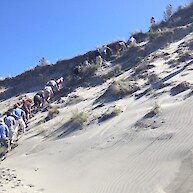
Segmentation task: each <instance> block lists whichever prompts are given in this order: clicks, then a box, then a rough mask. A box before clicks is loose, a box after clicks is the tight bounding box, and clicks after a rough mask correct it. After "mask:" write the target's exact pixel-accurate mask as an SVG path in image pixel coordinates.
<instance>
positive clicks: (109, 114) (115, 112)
mask: <svg viewBox="0 0 193 193" xmlns="http://www.w3.org/2000/svg"><path fill="white" fill-rule="evenodd" d="M121 112H122V110H121V108H120V107H117V106H113V107H110V108H109V109H108V110H107V111H106V112H105V113H104V114H103V115H101V116H100V117H99V122H103V121H106V120H107V119H110V118H112V117H115V116H117V115H119V114H120V113H121Z"/></svg>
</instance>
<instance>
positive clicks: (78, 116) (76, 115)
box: [71, 108, 88, 127]
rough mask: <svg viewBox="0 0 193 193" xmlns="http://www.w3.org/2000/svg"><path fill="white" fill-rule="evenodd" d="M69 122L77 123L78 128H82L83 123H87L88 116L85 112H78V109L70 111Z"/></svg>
mask: <svg viewBox="0 0 193 193" xmlns="http://www.w3.org/2000/svg"><path fill="white" fill-rule="evenodd" d="M71 120H72V121H73V122H75V123H77V124H78V125H79V126H80V127H83V126H84V124H85V123H87V121H88V116H87V114H86V113H85V112H83V111H79V109H78V108H77V109H75V110H73V111H72V118H71Z"/></svg>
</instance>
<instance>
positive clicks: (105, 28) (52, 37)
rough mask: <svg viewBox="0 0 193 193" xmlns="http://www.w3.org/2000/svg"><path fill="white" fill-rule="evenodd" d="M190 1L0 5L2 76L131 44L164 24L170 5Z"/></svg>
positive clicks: (57, 0) (45, 0)
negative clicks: (118, 44) (44, 62)
mask: <svg viewBox="0 0 193 193" xmlns="http://www.w3.org/2000/svg"><path fill="white" fill-rule="evenodd" d="M187 2H188V1H187V0H170V1H167V0H98V1H94V0H0V25H1V27H0V67H1V68H0V69H1V70H0V77H7V76H15V75H17V74H20V73H22V72H24V71H26V70H28V69H30V68H32V67H35V66H36V65H37V64H38V61H39V60H40V59H41V58H42V57H43V56H44V57H45V58H46V59H47V60H48V61H50V62H51V63H56V60H57V59H66V58H71V57H73V56H76V55H78V54H83V53H85V52H87V51H89V50H94V49H95V48H96V46H97V45H101V44H107V43H110V42H112V41H115V40H118V39H125V40H127V39H128V38H129V36H130V33H131V32H134V31H138V30H142V31H143V32H146V31H147V30H148V28H149V25H150V24H149V23H150V18H151V17H152V16H154V17H155V18H156V20H157V21H160V20H162V19H163V12H164V10H165V7H166V5H168V4H172V5H173V7H174V8H175V9H176V8H177V7H178V6H179V5H184V4H185V3H187Z"/></svg>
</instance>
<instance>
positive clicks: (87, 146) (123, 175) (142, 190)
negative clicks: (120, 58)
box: [0, 33, 193, 193]
mask: <svg viewBox="0 0 193 193" xmlns="http://www.w3.org/2000/svg"><path fill="white" fill-rule="evenodd" d="M192 38H193V33H190V34H188V35H186V36H184V37H183V38H182V39H180V40H178V41H175V42H173V43H170V44H167V45H165V47H162V48H160V49H158V50H156V51H155V52H153V53H150V54H149V55H148V56H146V57H145V58H143V60H142V63H145V62H146V63H148V64H153V65H152V66H153V67H151V68H150V69H148V70H147V72H146V73H147V74H146V75H147V76H145V78H143V77H142V78H140V77H139V78H138V76H136V79H135V80H134V81H135V83H137V85H138V86H139V88H140V89H138V90H136V91H135V92H134V93H131V94H128V95H125V96H124V97H120V98H113V99H111V100H109V101H108V100H107V101H104V98H103V97H104V96H108V95H105V93H106V92H108V89H109V86H110V85H111V84H113V83H114V82H115V81H128V80H127V79H128V77H129V78H130V77H132V74H133V72H134V69H133V68H131V69H128V70H125V71H124V72H123V73H122V74H121V75H119V76H116V77H113V78H110V79H109V80H106V81H104V82H102V83H101V84H98V85H95V86H87V87H86V86H80V87H78V88H77V89H76V90H74V91H73V92H72V93H70V94H68V95H65V96H62V98H61V101H62V102H54V103H53V104H55V105H57V106H58V108H59V111H60V113H59V115H58V116H56V117H55V118H53V119H51V120H49V121H47V122H44V120H45V117H46V116H47V112H39V113H37V114H36V115H35V117H33V118H32V119H31V121H30V124H29V130H28V131H27V134H26V135H23V136H21V138H20V140H19V142H18V143H19V145H18V147H16V148H15V149H13V150H12V151H11V152H10V153H9V154H8V157H7V159H6V160H4V161H3V162H1V163H0V192H2V193H3V192H6V193H8V192H10V193H35V192H36V193H128V192H129V193H191V192H193V186H192V184H193V167H192V165H193V143H192V141H193V129H192V125H193V119H192V116H193V108H192V106H193V95H192V84H193V79H192V59H191V58H188V59H187V60H186V61H184V62H179V59H180V56H181V55H180V54H179V53H178V52H179V50H181V53H183V54H185V53H186V54H188V53H189V54H190V55H191V54H192V50H191V49H188V47H187V46H186V44H188V42H190V41H191V40H192ZM142 46H145V45H142ZM117 63H118V62H117ZM119 64H120V63H119ZM114 65H116V64H114V63H109V64H108V65H107V66H106V67H103V68H101V69H99V70H98V72H97V73H98V75H101V76H102V75H104V74H105V71H106V70H111V69H112V68H113V66H114ZM150 74H155V75H156V76H155V77H156V78H157V80H158V82H157V83H156V84H154V83H152V84H151V83H148V84H147V82H148V80H147V77H149V75H150ZM140 75H141V74H140ZM129 81H130V80H129ZM184 82H188V83H189V84H188V87H187V88H186V89H184V90H183V89H182V90H180V91H179V90H178V91H179V92H175V93H173V92H171V90H172V88H174V87H176V86H177V85H180V86H181V87H183V86H184V85H185V83H184ZM91 85H92V82H91ZM160 85H161V86H162V87H161V86H160ZM185 86H186V85H185ZM33 94H34V93H28V95H29V96H33ZM17 100H18V97H15V98H10V99H8V100H5V101H3V102H1V103H0V107H1V108H2V109H4V110H6V108H7V107H9V106H11V105H12V104H13V103H14V102H15V101H17ZM75 109H79V110H80V111H83V112H85V114H86V115H87V117H88V122H87V124H85V125H84V126H83V127H82V128H79V127H77V126H76V125H73V123H72V120H71V118H72V112H73V111H74V110H75ZM117 109H118V110H120V111H118V110H117ZM116 110H117V111H118V112H117V114H116V115H115V116H114V115H113V116H112V117H110V115H111V114H110V115H109V117H108V116H107V118H106V117H105V119H100V118H101V117H102V116H104V115H105V113H107V112H109V111H116ZM99 120H101V121H99Z"/></svg>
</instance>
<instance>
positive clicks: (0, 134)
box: [0, 119, 11, 153]
mask: <svg viewBox="0 0 193 193" xmlns="http://www.w3.org/2000/svg"><path fill="white" fill-rule="evenodd" d="M0 146H1V147H5V148H6V151H5V153H6V152H8V151H10V148H11V146H10V142H9V128H8V127H7V125H6V124H5V123H4V121H3V120H2V119H0Z"/></svg>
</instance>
